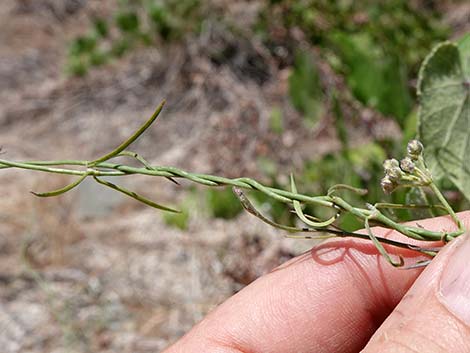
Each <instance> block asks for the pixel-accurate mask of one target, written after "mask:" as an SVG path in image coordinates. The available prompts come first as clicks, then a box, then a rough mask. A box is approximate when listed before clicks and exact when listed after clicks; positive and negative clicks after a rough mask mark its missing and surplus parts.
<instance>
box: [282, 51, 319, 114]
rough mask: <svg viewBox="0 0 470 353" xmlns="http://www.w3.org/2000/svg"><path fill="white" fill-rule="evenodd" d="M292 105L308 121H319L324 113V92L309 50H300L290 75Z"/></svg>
mask: <svg viewBox="0 0 470 353" xmlns="http://www.w3.org/2000/svg"><path fill="white" fill-rule="evenodd" d="M289 96H290V99H291V102H292V105H293V106H294V107H295V108H296V109H297V110H298V111H299V112H301V113H302V114H303V115H304V117H305V119H306V120H307V121H310V122H312V123H314V122H317V121H318V120H319V119H320V118H321V116H322V114H323V110H324V108H323V102H322V101H323V93H322V88H321V86H320V75H319V73H318V70H317V67H316V65H315V61H314V58H313V56H312V55H310V54H309V53H308V52H298V53H297V54H296V56H295V61H294V65H293V67H292V73H291V75H290V76H289Z"/></svg>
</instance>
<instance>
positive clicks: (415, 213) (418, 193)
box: [406, 188, 434, 219]
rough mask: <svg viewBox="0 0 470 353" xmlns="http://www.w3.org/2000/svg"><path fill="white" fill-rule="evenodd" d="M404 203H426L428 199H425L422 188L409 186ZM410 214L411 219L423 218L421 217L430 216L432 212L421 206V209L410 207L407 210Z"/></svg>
mask: <svg viewBox="0 0 470 353" xmlns="http://www.w3.org/2000/svg"><path fill="white" fill-rule="evenodd" d="M406 203H407V204H415V205H427V204H428V200H427V199H426V196H425V194H424V193H423V190H420V189H418V188H411V189H410V190H409V191H408V192H407V193H406ZM409 212H410V214H411V215H412V219H423V218H430V217H433V216H434V215H433V214H432V211H431V209H429V208H421V209H411V210H409Z"/></svg>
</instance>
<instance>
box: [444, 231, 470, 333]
mask: <svg viewBox="0 0 470 353" xmlns="http://www.w3.org/2000/svg"><path fill="white" fill-rule="evenodd" d="M462 237H465V238H464V239H462V241H461V243H460V244H458V245H457V246H458V247H457V248H456V249H455V250H454V251H453V252H452V253H451V254H450V256H451V257H450V259H449V261H448V263H447V265H446V268H445V269H444V270H443V272H442V276H441V283H440V294H441V301H442V302H443V304H444V305H445V306H446V307H447V309H448V310H449V311H451V312H452V313H453V314H454V315H455V316H457V317H458V318H459V319H460V320H462V321H464V322H465V323H466V324H467V325H469V326H470V235H468V234H465V235H462Z"/></svg>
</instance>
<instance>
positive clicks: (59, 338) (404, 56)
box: [0, 0, 470, 353]
mask: <svg viewBox="0 0 470 353" xmlns="http://www.w3.org/2000/svg"><path fill="white" fill-rule="evenodd" d="M469 30H470V4H469V3H468V2H467V1H432V0H414V1H409V0H388V1H374V0H361V1H352V0H338V1H328V0H303V1H292V0H271V1H262V0H252V1H228V0H160V1H159V0H140V1H139V0H127V1H126V0H121V1H118V0H2V1H1V2H0V127H1V129H0V145H1V146H2V153H3V154H2V158H5V159H10V160H12V159H13V160H16V159H18V160H21V159H40V160H49V159H85V160H91V159H93V158H94V157H98V156H99V155H100V154H102V153H105V152H109V151H110V150H111V149H112V148H114V147H116V146H117V145H118V144H120V143H121V142H122V141H124V140H125V139H126V138H127V137H128V136H129V135H130V134H131V133H132V132H133V130H135V129H136V128H137V127H138V126H139V125H140V124H142V123H143V122H144V121H145V120H146V119H147V118H148V117H149V116H150V114H151V113H152V112H153V110H154V109H155V107H156V106H157V105H158V104H159V103H160V101H161V100H162V99H163V98H166V99H167V105H166V107H165V109H164V111H163V113H162V114H161V117H160V118H159V120H158V121H157V123H156V124H155V126H153V127H152V128H151V129H150V130H149V131H148V132H147V133H146V134H145V135H144V136H143V137H142V138H141V139H140V140H139V141H137V142H136V143H135V145H133V148H132V149H133V150H134V151H137V152H139V153H140V154H142V155H143V156H144V157H145V158H146V159H147V160H149V161H151V162H152V164H156V165H168V166H175V167H180V168H183V169H186V170H190V171H193V172H204V173H211V174H216V175H222V176H227V177H239V176H247V177H253V178H256V179H257V180H260V181H262V182H264V183H266V184H269V185H273V186H276V187H280V188H288V176H289V173H291V172H293V173H294V174H295V175H296V179H297V186H298V189H299V191H300V192H302V193H306V194H312V195H320V194H322V193H325V192H326V190H327V189H328V187H329V186H331V185H333V184H336V183H346V184H351V185H354V186H357V187H365V188H368V189H369V190H370V192H369V195H368V196H366V197H365V198H360V197H357V198H356V199H355V198H350V199H349V201H351V202H355V203H357V204H359V205H360V204H363V203H364V202H365V201H378V200H388V201H394V202H403V201H405V200H406V198H409V197H411V196H410V195H406V194H404V193H400V192H397V193H394V194H393V196H385V195H383V194H382V192H381V191H380V188H379V180H380V178H381V177H382V168H381V164H382V162H383V160H384V159H385V158H387V157H390V156H394V157H401V156H402V155H403V150H404V146H405V145H406V142H407V141H408V140H409V139H410V138H413V137H414V136H415V134H416V96H415V86H416V79H417V73H418V70H419V66H420V63H421V62H422V60H423V59H424V57H425V56H426V54H427V53H428V52H429V51H430V49H431V48H432V47H433V45H435V44H436V43H438V42H440V41H442V40H445V39H448V38H450V39H455V38H458V37H460V36H461V35H462V34H464V33H465V32H467V31H469ZM125 162H126V163H132V161H128V160H127V161H125ZM70 181H71V179H70V178H67V177H61V176H51V175H45V174H40V173H33V172H27V171H17V170H2V171H1V172H0V193H1V195H2V198H1V200H2V202H1V203H0V219H1V222H0V346H1V347H2V352H4V353H10V352H35V353H36V352H54V353H59V352H136V353H138V352H158V351H160V350H162V349H164V348H165V347H166V346H167V345H169V344H170V343H172V342H174V341H175V340H176V339H178V338H179V337H180V336H182V335H183V334H184V333H185V332H187V331H188V330H189V329H190V328H191V327H192V326H193V325H194V324H195V323H196V322H198V321H199V320H201V319H202V318H203V317H204V315H205V314H206V313H207V312H208V311H210V310H211V309H212V308H214V307H215V306H216V305H217V304H218V303H220V302H221V301H223V300H224V299H226V298H227V297H229V296H230V295H232V294H234V293H235V292H237V291H238V290H240V289H241V288H243V286H245V285H247V284H248V283H250V282H251V281H253V280H254V279H256V278H257V277H259V276H260V275H262V274H263V273H266V272H268V271H269V270H271V269H272V268H273V267H275V266H276V265H278V264H280V263H282V262H284V261H286V260H287V259H289V258H291V257H294V256H296V255H298V254H300V253H302V252H303V251H305V250H306V249H308V248H309V247H310V246H311V245H312V243H311V242H310V241H308V240H289V239H285V238H284V235H285V234H283V232H280V231H277V230H274V229H272V228H270V227H269V226H267V225H265V224H263V223H262V222H261V221H259V220H258V219H256V218H254V217H252V216H251V215H249V214H247V213H244V212H242V209H241V207H240V206H239V204H238V202H237V200H236V199H235V198H234V197H233V195H232V193H231V190H230V189H227V190H224V189H216V190H212V189H208V188H204V187H196V186H194V185H191V184H190V183H187V182H184V181H183V182H181V185H180V186H177V185H174V184H172V183H169V182H168V181H167V180H165V179H163V180H159V179H158V178H150V177H147V178H145V177H126V178H124V180H123V181H122V184H123V185H125V186H126V187H128V188H132V189H133V190H136V191H139V192H140V193H142V194H144V195H146V196H148V197H150V198H152V199H155V200H158V201H161V202H162V203H164V204H167V205H172V206H174V207H177V208H179V209H181V210H182V214H180V215H174V214H164V213H161V212H157V211H155V210H153V209H150V208H148V207H146V206H145V205H141V204H139V203H137V202H135V201H133V200H128V199H125V198H123V197H121V196H120V195H117V194H115V193H113V192H110V191H107V190H104V189H103V188H102V187H101V186H99V185H95V184H94V183H93V182H91V181H90V182H85V183H83V184H82V185H81V186H80V187H79V188H78V189H76V190H74V191H72V192H70V193H68V194H66V195H62V196H60V197H57V198H51V199H37V198H35V197H34V196H33V195H31V194H30V193H29V191H30V190H34V191H48V190H51V189H54V188H58V187H61V186H63V185H65V183H67V182H70ZM446 195H447V197H448V198H449V199H450V200H451V202H452V203H453V205H454V206H455V207H456V208H457V209H461V208H468V205H467V204H466V201H465V200H463V199H462V197H461V196H460V194H459V193H457V192H454V191H453V190H452V189H450V190H448V191H447V194H446ZM250 196H251V197H252V199H253V200H254V202H255V203H256V204H257V206H258V207H259V208H260V209H261V210H263V212H264V214H265V215H268V216H269V217H270V218H272V219H274V220H276V221H277V222H281V223H284V224H292V222H293V221H294V220H293V218H292V216H291V213H290V212H289V210H288V209H287V208H286V207H284V206H283V205H282V204H279V203H277V202H274V201H272V200H270V199H268V198H266V197H265V196H263V195H259V194H256V193H252V194H250ZM309 211H312V212H313V213H315V214H317V215H320V216H321V214H322V212H323V211H322V210H320V209H319V210H315V209H311V210H309ZM394 216H395V217H396V218H397V219H399V220H406V219H409V218H410V217H412V216H416V215H411V214H409V213H407V212H397V213H396V214H394ZM420 216H426V215H425V214H421V215H420ZM339 222H340V224H341V227H343V228H345V229H350V230H353V229H357V228H360V227H361V224H359V223H358V222H357V221H356V220H355V219H352V218H350V217H344V218H342V219H340V221H339Z"/></svg>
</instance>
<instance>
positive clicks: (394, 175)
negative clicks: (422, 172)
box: [385, 167, 403, 182]
mask: <svg viewBox="0 0 470 353" xmlns="http://www.w3.org/2000/svg"><path fill="white" fill-rule="evenodd" d="M402 173H403V172H402V171H401V169H400V167H393V168H390V169H388V170H386V171H385V176H387V177H388V178H389V179H390V180H391V181H393V182H398V181H400V179H401V177H402V176H403V175H402Z"/></svg>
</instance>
